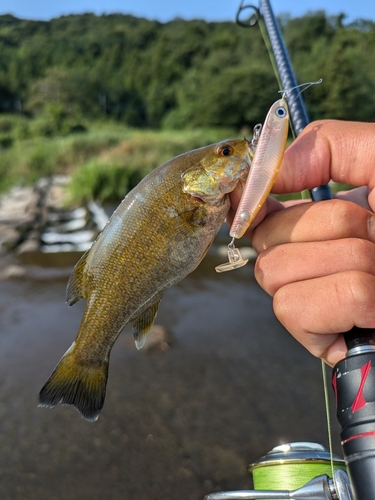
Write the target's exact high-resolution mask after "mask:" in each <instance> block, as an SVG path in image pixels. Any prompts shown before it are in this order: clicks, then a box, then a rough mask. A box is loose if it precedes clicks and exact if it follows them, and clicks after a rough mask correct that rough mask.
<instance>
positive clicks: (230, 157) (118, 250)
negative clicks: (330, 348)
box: [39, 140, 251, 421]
mask: <svg viewBox="0 0 375 500" xmlns="http://www.w3.org/2000/svg"><path fill="white" fill-rule="evenodd" d="M250 163H251V156H250V150H249V144H248V142H247V141H246V140H228V141H223V142H220V143H218V144H214V145H211V146H207V147H204V148H200V149H196V150H193V151H190V152H188V153H184V154H182V155H179V156H177V157H176V158H173V159H172V160H170V161H168V162H166V163H164V164H163V165H160V166H159V167H158V168H156V169H155V170H153V171H152V172H151V173H150V174H149V175H147V176H146V177H145V178H144V179H143V180H142V181H141V182H140V183H139V184H138V186H136V187H135V188H134V189H133V190H132V191H131V192H129V193H128V195H127V196H126V197H125V198H124V200H123V201H122V203H121V204H120V205H119V207H118V208H117V210H116V211H115V212H114V214H113V215H112V217H111V219H110V221H109V222H108V224H107V225H106V227H105V228H104V229H103V231H102V232H101V234H100V235H99V236H98V238H97V239H96V241H95V242H94V244H93V245H92V247H91V249H90V250H88V251H87V252H86V253H85V254H84V255H83V256H82V258H81V259H80V260H79V262H78V263H77V265H76V266H75V268H74V270H73V273H72V275H71V277H70V279H69V282H68V286H67V301H68V303H69V305H73V304H74V303H75V302H77V301H79V300H80V299H82V298H86V299H87V302H86V308H85V312H84V315H83V318H82V322H81V325H80V328H79V331H78V334H77V337H76V339H75V341H74V342H73V344H72V345H71V347H70V348H69V349H68V351H67V352H66V353H65V355H64V356H63V357H62V359H61V360H60V362H59V364H58V365H57V367H56V368H55V370H54V371H53V373H52V375H51V376H50V378H49V379H48V381H47V382H46V384H45V385H44V387H43V388H42V390H41V392H40V395H39V402H40V405H41V406H54V405H56V404H57V403H59V402H61V403H62V404H70V405H74V406H75V407H76V408H77V409H78V410H79V411H80V413H81V414H82V415H83V417H85V418H86V419H88V420H92V421H93V420H96V419H97V418H98V416H99V413H100V411H101V408H102V406H103V403H104V398H105V390H106V384H107V377H108V365H109V356H110V352H111V349H112V346H113V344H114V343H115V341H116V339H117V337H118V336H119V334H120V332H121V330H122V329H123V328H124V326H125V325H126V324H128V323H129V322H130V323H131V324H132V327H133V333H134V338H135V342H136V346H137V348H138V349H140V348H141V347H142V346H143V345H144V343H145V340H146V337H147V333H148V331H149V330H150V328H151V326H152V324H153V322H154V319H155V317H156V314H157V310H158V306H159V303H160V300H161V298H162V295H163V292H164V291H165V290H166V289H168V288H169V287H171V286H172V285H174V284H175V283H177V282H178V281H180V280H181V279H183V278H184V277H185V276H187V275H188V274H189V273H191V272H192V271H193V270H194V269H195V268H196V267H197V266H198V264H199V263H200V262H201V260H202V259H203V257H204V255H205V254H206V252H207V250H208V249H209V247H210V246H211V244H212V241H213V239H214V238H215V236H216V234H217V232H218V231H219V229H220V227H221V225H222V223H223V222H224V220H225V217H226V215H227V212H228V210H229V206H230V202H229V196H228V193H230V192H231V191H233V189H234V188H235V187H236V185H237V183H238V182H239V181H243V180H245V179H246V176H247V174H248V171H249V167H250Z"/></svg>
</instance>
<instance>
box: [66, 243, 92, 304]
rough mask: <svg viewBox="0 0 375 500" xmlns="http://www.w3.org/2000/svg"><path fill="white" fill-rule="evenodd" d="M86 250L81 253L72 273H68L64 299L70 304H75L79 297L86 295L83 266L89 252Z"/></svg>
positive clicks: (82, 297)
mask: <svg viewBox="0 0 375 500" xmlns="http://www.w3.org/2000/svg"><path fill="white" fill-rule="evenodd" d="M89 251H90V250H88V251H87V252H86V253H84V254H83V255H82V257H81V258H80V260H79V261H78V262H77V264H76V265H75V267H74V269H73V271H72V274H71V275H70V278H69V281H68V285H67V287H66V301H67V302H68V304H69V305H70V306H72V305H73V304H75V303H76V302H78V301H79V300H81V299H84V298H85V297H86V295H87V294H86V289H85V283H84V281H85V273H84V271H85V266H86V259H87V256H88V254H89Z"/></svg>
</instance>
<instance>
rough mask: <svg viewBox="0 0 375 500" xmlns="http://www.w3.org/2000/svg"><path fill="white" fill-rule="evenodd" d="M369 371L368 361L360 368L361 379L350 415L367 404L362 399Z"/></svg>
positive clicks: (369, 362)
mask: <svg viewBox="0 0 375 500" xmlns="http://www.w3.org/2000/svg"><path fill="white" fill-rule="evenodd" d="M370 370H371V361H368V362H367V363H366V364H365V365H363V366H362V368H361V375H362V378H361V383H360V384H359V389H358V392H357V395H356V397H355V399H354V401H353V404H352V413H355V412H356V411H358V410H360V409H361V408H363V407H364V406H365V405H366V403H367V401H366V400H365V398H364V397H363V388H364V385H365V383H366V379H367V376H368V374H369V373H370Z"/></svg>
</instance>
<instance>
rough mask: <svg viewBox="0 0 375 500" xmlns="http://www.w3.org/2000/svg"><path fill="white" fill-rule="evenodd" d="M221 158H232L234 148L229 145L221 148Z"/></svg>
mask: <svg viewBox="0 0 375 500" xmlns="http://www.w3.org/2000/svg"><path fill="white" fill-rule="evenodd" d="M218 153H219V155H220V156H230V155H231V154H233V148H232V146H229V144H226V145H225V146H221V147H220V148H219V151H218Z"/></svg>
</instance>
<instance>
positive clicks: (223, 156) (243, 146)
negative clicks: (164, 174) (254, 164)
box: [181, 139, 252, 205]
mask: <svg viewBox="0 0 375 500" xmlns="http://www.w3.org/2000/svg"><path fill="white" fill-rule="evenodd" d="M200 152H201V156H200V158H199V161H197V162H196V163H195V164H194V165H193V166H192V167H190V168H189V169H187V170H186V171H185V172H183V173H182V175H181V179H182V191H183V192H184V193H188V194H190V195H191V196H193V197H195V198H199V199H200V200H202V201H203V202H205V203H208V204H209V205H218V204H220V203H222V202H223V198H224V197H225V195H226V194H228V193H230V192H232V191H233V190H234V189H235V187H236V186H237V184H238V182H239V181H244V180H245V179H246V177H247V175H248V173H249V169H250V165H251V159H252V152H251V149H250V144H249V142H248V141H247V140H246V139H242V140H236V139H229V140H226V141H221V142H219V143H217V144H213V145H211V146H207V147H205V148H202V149H201V150H200Z"/></svg>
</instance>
